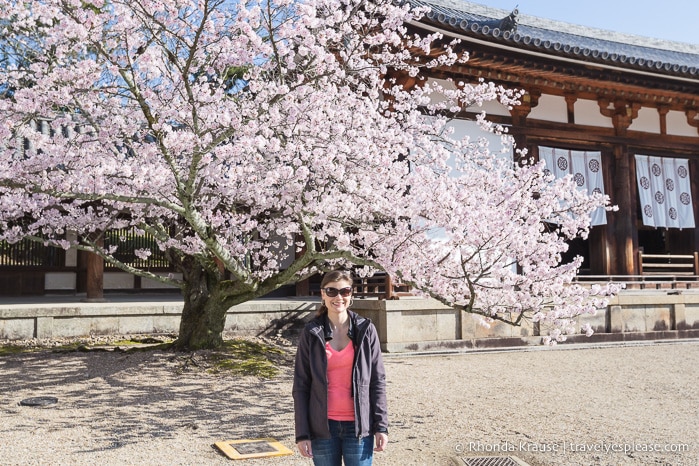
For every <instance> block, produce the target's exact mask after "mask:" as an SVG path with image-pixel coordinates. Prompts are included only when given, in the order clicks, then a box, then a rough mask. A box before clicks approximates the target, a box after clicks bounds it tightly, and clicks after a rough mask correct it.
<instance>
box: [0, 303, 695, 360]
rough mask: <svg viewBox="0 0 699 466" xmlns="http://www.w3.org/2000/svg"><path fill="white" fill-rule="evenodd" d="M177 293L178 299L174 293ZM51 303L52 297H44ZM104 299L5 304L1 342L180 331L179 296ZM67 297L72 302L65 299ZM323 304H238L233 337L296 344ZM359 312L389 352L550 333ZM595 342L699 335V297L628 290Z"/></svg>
mask: <svg viewBox="0 0 699 466" xmlns="http://www.w3.org/2000/svg"><path fill="white" fill-rule="evenodd" d="M173 296H174V295H173ZM43 299H44V300H46V299H48V298H43ZM120 299H121V300H119V299H116V298H108V300H107V301H105V302H98V303H94V302H80V301H79V300H77V299H73V300H72V301H71V302H64V303H50V302H43V303H28V302H27V303H14V304H2V303H0V340H26V339H32V338H39V339H47V338H62V337H80V336H88V335H105V334H118V335H128V334H149V333H160V334H167V333H177V332H178V329H179V322H180V315H181V310H182V302H181V300H179V299H177V298H175V297H172V296H171V297H169V298H167V299H157V297H156V298H154V297H153V296H139V295H131V296H129V297H128V298H120ZM64 300H68V298H64ZM318 303H319V300H318V299H317V298H316V299H312V298H311V299H307V300H300V299H292V298H290V299H259V300H255V301H251V302H248V303H245V304H241V305H238V306H234V307H232V308H231V309H230V310H229V311H228V314H227V317H226V327H225V329H226V332H227V333H228V334H231V335H248V336H249V335H265V336H273V335H284V336H287V337H290V338H292V339H293V337H294V336H295V335H297V334H298V332H299V331H300V329H301V328H302V326H303V324H304V323H305V322H306V321H307V320H308V319H309V318H310V317H311V316H312V315H313V314H314V312H315V309H316V308H317V306H318ZM352 308H353V309H354V310H355V311H356V312H358V313H359V314H361V315H364V316H366V317H368V318H370V319H371V320H372V321H373V322H374V323H375V325H376V327H377V330H378V332H379V338H380V340H381V345H382V349H383V350H384V351H386V352H405V351H443V350H451V349H478V348H494V347H515V346H531V345H540V344H541V342H542V337H543V336H545V335H546V334H547V329H545V328H540V327H539V325H537V324H533V323H531V322H529V321H525V322H524V323H523V325H521V326H519V327H513V326H510V325H508V324H505V323H503V322H494V323H492V324H491V325H490V326H484V325H482V324H480V323H479V320H478V319H477V318H474V317H473V316H472V315H470V314H467V313H464V312H461V311H455V310H454V309H452V308H450V307H447V306H444V305H443V304H441V303H439V302H438V301H436V300H433V299H422V298H410V297H407V298H406V297H402V298H401V299H399V300H388V301H386V300H377V299H355V300H354V304H353V306H352ZM584 324H590V325H591V326H592V328H593V330H594V331H595V333H594V335H593V336H592V337H587V336H585V335H584V334H582V333H578V334H576V335H572V336H570V337H569V340H571V341H574V342H602V341H627V340H649V339H677V338H699V292H696V291H683V292H680V291H660V290H654V291H624V292H622V293H621V294H620V295H619V296H617V297H616V298H615V299H614V300H613V301H612V302H611V303H610V304H609V306H607V308H605V309H600V310H599V311H598V312H597V314H596V315H594V316H582V317H580V318H579V319H578V331H580V327H581V326H582V325H584Z"/></svg>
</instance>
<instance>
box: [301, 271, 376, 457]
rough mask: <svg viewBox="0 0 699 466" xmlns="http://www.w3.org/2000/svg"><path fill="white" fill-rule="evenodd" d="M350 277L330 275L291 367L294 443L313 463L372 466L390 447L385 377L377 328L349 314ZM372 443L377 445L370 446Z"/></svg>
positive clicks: (325, 278) (322, 285)
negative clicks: (387, 446)
mask: <svg viewBox="0 0 699 466" xmlns="http://www.w3.org/2000/svg"><path fill="white" fill-rule="evenodd" d="M352 283H353V280H352V275H351V274H350V273H349V272H346V271H342V270H334V271H332V272H328V273H327V274H326V275H325V276H324V277H323V280H322V281H321V285H320V286H321V290H320V294H321V298H322V300H323V304H322V305H321V307H320V310H319V311H318V315H317V316H316V317H315V318H314V319H313V320H311V321H310V322H309V323H308V324H306V326H305V328H304V330H303V333H302V334H301V338H300V340H299V345H298V350H297V352H296V363H295V367H294V388H293V395H294V411H295V417H296V445H297V447H298V449H299V451H300V452H301V455H302V456H304V457H306V458H313V463H314V464H315V465H317V466H321V465H323V466H324V465H328V466H330V465H332V466H340V464H342V461H343V460H344V462H345V466H353V465H362V466H365V465H370V464H371V463H372V459H373V451H383V450H384V449H385V448H386V443H387V442H388V413H387V410H386V408H387V407H386V373H385V371H384V367H383V359H382V357H381V348H380V345H379V339H378V335H377V333H376V327H374V324H372V323H371V321H369V319H365V318H363V317H361V316H359V315H357V314H356V313H354V312H352V311H350V310H349V306H350V305H351V304H352ZM374 441H375V442H376V448H375V449H373V450H372V448H373V447H374Z"/></svg>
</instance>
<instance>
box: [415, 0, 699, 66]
mask: <svg viewBox="0 0 699 466" xmlns="http://www.w3.org/2000/svg"><path fill="white" fill-rule="evenodd" d="M407 1H408V2H409V3H410V4H412V5H414V6H427V7H429V8H430V11H429V13H427V15H426V16H425V17H424V18H423V19H422V20H421V22H428V23H433V24H435V25H440V26H441V27H442V28H444V29H450V30H455V31H457V32H459V33H460V34H461V35H464V36H468V37H474V38H478V39H481V40H485V41H488V42H491V43H495V44H503V45H508V46H511V47H516V48H519V49H526V50H532V51H537V52H541V53H545V54H547V55H552V56H560V57H567V58H573V59H576V60H581V61H585V62H591V63H598V64H604V65H609V66H615V67H618V68H626V69H634V70H641V71H646V72H652V73H655V74H662V75H666V76H678V77H689V78H699V45H692V44H683V43H679V42H670V41H663V40H658V39H651V38H647V37H640V36H631V35H627V34H621V33H616V32H613V31H603V30H600V29H594V28H588V27H584V26H578V25H573V24H568V23H562V22H559V21H551V20H547V19H543V18H537V17H534V16H528V15H520V14H519V12H518V11H517V10H514V11H513V12H508V11H505V10H500V9H495V8H489V7H485V6H483V5H479V4H476V3H471V2H467V1H462V0H407Z"/></svg>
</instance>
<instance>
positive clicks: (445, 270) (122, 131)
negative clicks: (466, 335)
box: [0, 0, 610, 349]
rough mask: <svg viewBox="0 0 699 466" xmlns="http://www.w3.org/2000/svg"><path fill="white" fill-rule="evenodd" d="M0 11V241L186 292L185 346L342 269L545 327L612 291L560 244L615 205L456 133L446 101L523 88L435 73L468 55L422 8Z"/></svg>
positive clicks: (322, 4)
mask: <svg viewBox="0 0 699 466" xmlns="http://www.w3.org/2000/svg"><path fill="white" fill-rule="evenodd" d="M0 7H1V8H2V11H3V12H4V14H3V17H4V19H3V20H0V42H1V43H0V47H1V54H2V56H1V60H2V69H1V70H0V86H1V87H0V90H1V91H2V94H3V98H2V99H0V115H1V116H2V123H0V141H2V144H3V146H2V150H1V151H0V239H4V240H7V241H11V242H13V241H17V240H19V239H22V238H30V239H32V240H35V241H40V242H43V243H44V244H47V245H53V246H58V247H62V248H66V249H68V248H77V249H80V250H85V251H90V252H92V253H95V254H98V255H99V256H101V257H102V258H103V259H104V260H105V261H106V262H108V263H111V264H113V265H116V266H117V267H120V268H121V269H123V270H125V271H127V272H130V273H132V274H136V275H139V276H141V277H146V278H150V279H153V280H157V281H160V282H163V283H167V284H169V285H173V286H176V287H179V288H180V289H181V290H182V295H183V298H184V308H183V314H182V320H181V326H180V332H179V337H178V340H177V343H176V344H177V346H179V347H180V348H190V349H196V348H204V347H215V346H217V345H219V344H220V343H221V341H222V332H223V328H224V324H225V314H226V311H227V309H229V308H230V307H231V306H232V305H235V304H238V303H242V302H245V301H248V300H251V299H254V298H257V297H260V296H264V295H266V294H268V293H270V292H272V291H274V290H275V289H277V288H279V287H280V286H283V285H285V284H289V283H294V282H296V281H298V280H302V279H305V278H307V277H309V276H311V275H312V274H314V273H317V272H319V271H322V270H325V269H327V268H329V267H334V266H337V265H340V264H344V265H350V264H351V265H354V266H357V267H359V269H358V270H359V271H360V273H371V271H375V270H384V271H387V272H388V273H390V274H392V275H393V276H395V277H399V278H400V279H401V280H402V281H404V282H407V283H409V284H411V285H413V286H414V287H415V289H416V290H418V291H422V292H424V293H426V294H429V295H431V296H434V297H436V298H437V299H440V300H442V301H443V302H445V303H448V304H450V305H453V306H456V307H457V308H460V309H463V310H465V311H467V312H472V313H477V314H480V315H482V316H483V317H484V318H486V319H500V320H508V321H510V322H511V323H513V324H518V323H520V322H521V320H522V319H532V320H535V321H542V322H548V323H550V324H551V325H552V328H553V329H554V332H553V337H554V338H553V339H554V340H556V339H562V338H563V336H564V335H565V334H566V333H569V332H570V331H571V328H572V327H571V324H572V319H574V318H575V316H577V315H579V314H581V313H585V312H593V311H594V309H595V308H596V307H598V306H600V305H603V304H604V302H603V301H602V300H603V299H604V296H605V295H606V294H608V293H609V291H610V290H609V289H604V290H602V289H587V288H583V287H580V286H575V285H572V284H571V283H572V280H573V278H574V276H575V273H576V271H577V269H578V267H579V265H580V261H579V260H576V261H573V262H572V263H569V264H561V253H562V252H564V251H565V250H566V248H567V245H566V241H567V240H569V239H571V238H574V237H576V236H577V235H585V234H587V231H588V230H589V219H590V212H591V211H592V210H593V209H595V208H597V207H598V206H601V205H605V203H606V199H605V198H604V197H602V196H592V197H590V196H587V195H585V194H582V193H580V192H579V191H578V190H576V189H575V187H574V185H573V183H572V182H571V181H570V180H565V179H563V180H552V179H550V177H547V176H546V173H545V172H544V167H542V166H541V165H540V164H534V163H530V162H529V161H528V160H527V159H526V157H523V158H522V161H521V162H513V161H512V160H511V158H510V157H505V156H503V155H502V154H501V153H500V150H499V149H496V150H493V151H492V152H491V150H490V149H489V148H488V146H487V145H486V144H484V142H483V141H482V140H471V139H469V138H463V139H462V138H457V137H455V136H454V135H453V134H452V133H451V132H450V130H449V121H450V120H449V119H450V116H451V115H454V112H458V111H459V110H461V109H463V108H467V107H468V108H475V107H477V106H478V105H481V104H482V103H483V102H486V101H489V100H499V101H500V102H501V103H503V104H504V105H507V106H511V105H515V104H516V98H517V97H518V95H517V93H515V92H512V91H509V90H506V89H503V88H500V87H498V86H495V85H493V84H492V83H485V82H478V83H453V85H449V86H441V85H440V84H439V82H438V81H427V80H425V79H424V77H425V76H428V75H429V72H430V69H432V68H434V67H436V66H441V67H445V66H450V65H452V64H455V63H458V62H459V61H463V60H466V59H467V54H465V53H463V52H460V51H459V46H458V44H457V43H446V42H445V41H444V39H443V38H442V37H440V36H439V35H438V34H434V35H429V36H426V37H418V36H414V35H412V34H410V33H409V32H408V30H407V29H406V27H405V25H406V24H408V22H409V21H411V20H414V19H417V18H419V17H420V15H421V14H423V13H424V12H423V11H420V10H411V9H410V8H409V7H408V6H406V5H405V4H401V3H400V2H394V1H391V0H374V1H371V2H367V1H365V0H304V1H294V0H267V1H265V0H250V1H244V0H238V1H232V0H135V1H134V0H37V1H34V2H17V1H14V0H0ZM408 81H410V82H413V83H418V85H414V86H408V85H406V83H407V82H408ZM483 125H484V127H487V126H488V124H487V123H486V121H485V119H483ZM485 130H488V128H485ZM490 130H497V129H493V128H490ZM552 225H553V226H552ZM128 227H133V228H136V229H137V231H139V232H141V233H143V234H147V235H149V236H151V237H152V238H154V240H155V241H156V242H157V246H158V248H157V251H156V250H148V249H139V250H137V251H135V252H136V253H137V254H138V255H139V256H140V257H143V258H146V257H148V256H149V255H152V254H156V253H158V254H162V255H164V256H165V257H166V258H167V260H168V261H169V263H170V264H172V266H173V267H174V269H175V270H176V272H177V273H175V274H172V275H168V276H161V275H158V274H155V273H152V272H150V271H149V270H148V269H143V268H138V267H136V266H135V265H133V263H126V262H123V261H120V260H119V258H118V255H117V254H116V249H115V247H114V246H113V245H112V246H111V247H106V246H104V242H103V241H102V238H103V235H104V233H105V232H108V231H110V230H114V229H119V228H128ZM71 232H72V233H74V234H69V233H71Z"/></svg>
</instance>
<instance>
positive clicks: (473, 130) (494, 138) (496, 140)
mask: <svg viewBox="0 0 699 466" xmlns="http://www.w3.org/2000/svg"><path fill="white" fill-rule="evenodd" d="M449 125H450V126H451V127H453V128H454V134H453V137H454V138H455V139H461V138H463V137H465V136H469V137H470V138H471V140H472V141H475V140H477V139H478V138H485V139H486V140H487V141H488V147H489V149H490V152H493V153H503V154H505V155H507V156H509V157H512V146H511V145H508V144H505V145H503V142H502V136H501V135H498V134H493V133H489V132H487V131H484V130H482V129H481V128H480V126H478V124H477V123H476V122H475V121H471V120H453V121H452V122H450V124H449Z"/></svg>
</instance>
